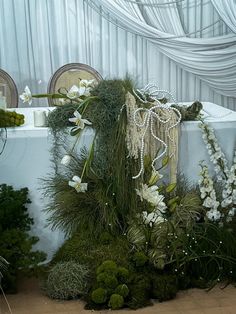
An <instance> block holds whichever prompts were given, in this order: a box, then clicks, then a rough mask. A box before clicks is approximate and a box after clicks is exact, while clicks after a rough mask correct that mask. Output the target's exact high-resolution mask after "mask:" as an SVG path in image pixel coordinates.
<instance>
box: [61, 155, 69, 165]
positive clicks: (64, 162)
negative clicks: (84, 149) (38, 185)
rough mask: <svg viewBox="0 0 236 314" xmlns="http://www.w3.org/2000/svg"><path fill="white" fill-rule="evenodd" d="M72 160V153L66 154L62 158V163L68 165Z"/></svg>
mask: <svg viewBox="0 0 236 314" xmlns="http://www.w3.org/2000/svg"><path fill="white" fill-rule="evenodd" d="M70 162H71V156H70V155H65V156H64V157H63V158H62V160H61V164H62V165H64V166H68V165H69V164H70Z"/></svg>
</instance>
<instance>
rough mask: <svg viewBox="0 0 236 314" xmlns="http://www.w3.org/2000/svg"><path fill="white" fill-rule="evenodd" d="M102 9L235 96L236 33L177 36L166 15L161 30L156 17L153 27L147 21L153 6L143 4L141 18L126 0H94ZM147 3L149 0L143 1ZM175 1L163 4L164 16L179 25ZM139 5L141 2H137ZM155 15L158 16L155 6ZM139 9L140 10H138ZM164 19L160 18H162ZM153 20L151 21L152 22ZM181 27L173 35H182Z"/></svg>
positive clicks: (211, 83) (224, 93) (212, 83)
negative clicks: (208, 36)
mask: <svg viewBox="0 0 236 314" xmlns="http://www.w3.org/2000/svg"><path fill="white" fill-rule="evenodd" d="M96 3H97V4H100V5H101V7H102V8H103V10H104V11H105V12H108V13H109V14H110V15H111V16H112V17H113V18H114V19H116V20H118V21H119V23H121V24H122V26H124V27H125V28H126V29H127V30H128V31H130V32H133V33H135V34H138V35H139V36H144V37H146V38H148V39H149V40H150V41H152V42H153V43H155V44H156V45H157V49H159V50H160V51H161V52H162V53H163V54H165V55H166V56H168V57H169V58H170V59H172V60H174V61H175V62H176V63H178V64H179V65H180V66H181V67H182V68H183V69H184V70H186V71H189V72H191V73H193V74H195V75H197V76H198V77H199V78H200V79H202V80H203V81H205V82H206V83H207V84H209V85H210V86H211V87H212V88H214V89H215V90H216V91H218V92H220V93H221V94H222V95H226V96H232V97H236V88H235V86H236V53H235V52H236V34H230V35H227V36H220V37H214V38H208V39H202V38H187V37H185V36H184V37H181V38H176V36H173V34H170V33H168V31H169V30H168V26H169V23H168V19H166V21H165V22H166V23H165V24H166V27H165V25H163V29H164V30H165V32H164V31H160V30H159V29H158V28H157V27H158V25H159V22H158V21H159V20H158V18H157V19H156V21H157V23H156V24H157V25H156V27H155V26H153V25H150V23H149V21H150V19H149V16H153V12H154V10H155V9H156V7H154V6H153V7H152V8H151V7H150V6H146V7H145V17H146V19H145V18H144V19H143V20H141V19H140V18H137V16H135V14H134V7H133V8H132V7H129V8H128V7H127V6H125V4H126V3H127V2H126V1H125V0H96ZM145 3H146V4H148V3H149V4H151V3H152V2H151V1H150V0H149V1H145ZM173 7H175V5H171V6H170V8H168V7H166V8H165V12H166V17H168V16H170V14H171V17H172V21H173V24H174V25H180V24H181V23H180V17H179V13H178V10H173ZM136 9H137V8H136ZM139 9H140V5H139ZM155 11H156V17H160V18H161V16H160V14H159V15H158V13H160V12H159V11H158V10H155ZM140 13H141V12H140ZM162 20H163V19H162ZM152 24H153V23H152ZM183 34H184V32H183V29H182V28H181V27H179V30H178V31H176V32H175V35H179V36H183Z"/></svg>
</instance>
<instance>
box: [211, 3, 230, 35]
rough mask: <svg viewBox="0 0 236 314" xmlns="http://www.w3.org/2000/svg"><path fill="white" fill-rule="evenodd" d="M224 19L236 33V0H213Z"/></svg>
mask: <svg viewBox="0 0 236 314" xmlns="http://www.w3.org/2000/svg"><path fill="white" fill-rule="evenodd" d="M211 2H212V4H213V6H214V7H215V9H216V10H217V12H218V13H219V15H220V17H221V18H222V20H223V21H224V22H225V23H226V24H227V25H228V27H229V28H230V29H231V30H232V31H233V32H234V33H236V0H211Z"/></svg>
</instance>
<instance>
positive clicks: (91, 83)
mask: <svg viewBox="0 0 236 314" xmlns="http://www.w3.org/2000/svg"><path fill="white" fill-rule="evenodd" d="M95 85H96V81H95V80H81V81H80V82H79V90H80V95H84V96H89V95H90V91H91V89H92V88H93V87H95Z"/></svg>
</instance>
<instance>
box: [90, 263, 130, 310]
mask: <svg viewBox="0 0 236 314" xmlns="http://www.w3.org/2000/svg"><path fill="white" fill-rule="evenodd" d="M96 273H97V276H96V280H95V282H94V287H96V289H95V290H93V291H92V293H91V301H93V302H94V303H98V304H99V303H104V302H100V299H102V300H104V299H105V298H100V297H97V298H96V297H94V294H95V296H97V295H99V296H100V293H99V291H102V292H104V291H106V297H110V300H109V302H108V306H109V307H111V308H112V309H118V308H120V307H122V306H123V304H124V298H125V297H127V296H128V293H129V289H128V287H127V285H125V284H123V283H122V282H121V281H120V279H121V276H120V274H121V273H123V274H126V275H127V273H128V270H127V269H125V268H118V267H117V264H116V263H115V262H114V261H112V260H107V261H104V262H103V263H102V264H101V265H100V266H99V267H98V268H97V270H96ZM97 287H98V288H97ZM99 289H100V290H99ZM101 289H102V290H101ZM96 300H97V301H96ZM98 301H99V302H98ZM89 303H90V300H89ZM91 306H92V305H91ZM92 307H93V306H92Z"/></svg>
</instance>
